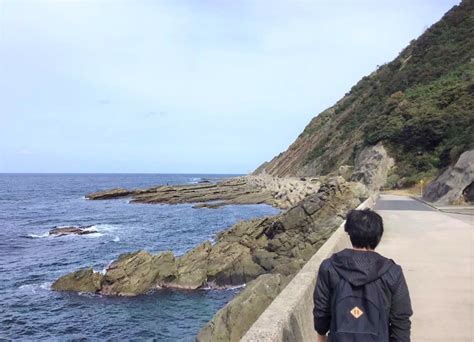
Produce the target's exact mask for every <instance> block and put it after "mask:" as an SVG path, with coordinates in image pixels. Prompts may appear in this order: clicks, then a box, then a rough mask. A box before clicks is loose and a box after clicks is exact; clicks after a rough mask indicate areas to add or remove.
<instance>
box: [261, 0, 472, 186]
mask: <svg viewBox="0 0 474 342" xmlns="http://www.w3.org/2000/svg"><path fill="white" fill-rule="evenodd" d="M472 37H474V1H472V0H466V1H463V2H462V3H461V4H460V5H458V6H455V7H453V8H452V9H451V10H450V11H449V12H447V13H446V14H445V15H444V17H443V18H442V19H441V20H440V21H439V22H437V23H436V24H434V25H433V26H432V27H430V28H429V29H428V30H427V31H426V32H425V33H423V35H421V36H420V37H419V38H418V39H416V40H414V41H412V42H411V43H410V44H409V46H408V47H407V48H405V49H404V50H403V51H402V52H401V53H400V55H399V56H398V57H397V58H396V59H395V60H393V61H392V62H390V63H388V64H385V65H383V66H381V67H379V68H378V69H377V70H376V71H375V72H373V73H372V74H371V75H369V76H366V77H364V78H362V79H361V80H360V81H359V82H358V83H357V84H356V85H355V86H354V87H352V89H351V90H350V91H349V92H348V93H347V94H346V95H345V96H344V97H343V98H342V99H341V100H340V101H338V102H337V103H336V104H335V105H334V106H333V107H331V108H329V109H327V110H325V111H323V112H322V113H320V114H319V115H318V116H316V117H315V118H314V119H312V120H311V122H310V123H309V124H308V125H307V126H306V128H305V129H304V131H303V133H301V135H300V136H299V137H298V138H297V139H296V141H295V142H294V143H293V144H292V145H291V146H290V147H289V148H288V150H287V151H285V152H283V153H281V154H280V155H278V156H276V157H275V158H273V160H271V161H270V162H266V163H264V164H262V165H261V166H260V167H259V168H258V169H257V170H256V171H255V173H256V174H261V173H268V174H271V175H275V176H280V177H281V176H318V175H324V174H329V173H333V172H335V171H336V170H337V169H338V168H339V167H340V166H341V165H344V164H347V165H354V162H355V160H356V158H357V157H358V155H359V153H360V151H362V150H363V149H364V148H365V147H367V146H371V145H375V144H377V143H382V144H383V145H384V146H385V148H386V149H387V150H388V152H389V154H390V155H391V156H392V157H393V158H394V159H395V163H396V166H395V168H394V169H393V170H392V174H391V176H390V177H389V182H391V183H392V184H391V185H394V184H396V183H398V184H400V183H404V184H405V185H409V183H413V182H416V181H417V180H419V179H421V178H433V177H434V176H436V175H437V174H438V173H439V171H440V170H441V169H444V168H446V167H448V166H449V165H450V164H453V163H454V162H456V160H457V158H458V157H459V155H460V154H461V153H462V152H464V151H466V150H468V149H469V148H471V147H472V145H473V141H474V139H473V138H472V137H473V136H474V101H473V93H474V82H473V79H474V39H472ZM400 179H401V180H402V182H400Z"/></svg>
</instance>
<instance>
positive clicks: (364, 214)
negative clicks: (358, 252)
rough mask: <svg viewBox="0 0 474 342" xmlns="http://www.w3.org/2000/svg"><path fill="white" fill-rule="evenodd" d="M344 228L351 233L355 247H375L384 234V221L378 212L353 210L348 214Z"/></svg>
mask: <svg viewBox="0 0 474 342" xmlns="http://www.w3.org/2000/svg"><path fill="white" fill-rule="evenodd" d="M344 230H345V231H346V232H347V234H349V237H350V239H351V243H352V246H353V247H354V248H367V249H375V247H377V245H378V244H379V242H380V239H381V238H382V234H383V221H382V218H381V217H380V215H379V214H377V213H376V212H374V211H372V210H370V209H365V210H352V211H351V212H349V214H348V215H347V219H346V224H345V226H344Z"/></svg>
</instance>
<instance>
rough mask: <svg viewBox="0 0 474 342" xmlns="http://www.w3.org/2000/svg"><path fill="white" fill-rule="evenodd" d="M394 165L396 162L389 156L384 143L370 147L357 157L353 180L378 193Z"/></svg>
mask: <svg viewBox="0 0 474 342" xmlns="http://www.w3.org/2000/svg"><path fill="white" fill-rule="evenodd" d="M393 165H394V160H393V159H392V158H390V157H389V156H388V154H387V151H386V150H385V148H384V146H383V145H382V143H378V144H377V145H374V146H368V147H366V148H364V149H363V150H362V151H361V152H360V153H359V155H358V156H357V158H356V161H355V165H354V172H353V173H352V176H351V180H352V181H354V182H361V183H363V184H364V185H366V186H367V187H368V188H369V189H370V190H375V191H378V190H380V188H382V187H383V186H384V185H385V183H386V182H387V175H388V171H389V170H390V169H391V168H392V166H393Z"/></svg>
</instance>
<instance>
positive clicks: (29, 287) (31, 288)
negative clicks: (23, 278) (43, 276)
mask: <svg viewBox="0 0 474 342" xmlns="http://www.w3.org/2000/svg"><path fill="white" fill-rule="evenodd" d="M51 285H53V282H51V281H46V282H44V283H38V284H25V285H21V286H20V287H18V289H19V290H21V291H25V292H31V293H33V294H36V293H37V291H38V290H43V291H50V290H51Z"/></svg>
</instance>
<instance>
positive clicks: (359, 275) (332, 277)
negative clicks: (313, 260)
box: [313, 249, 413, 342]
mask: <svg viewBox="0 0 474 342" xmlns="http://www.w3.org/2000/svg"><path fill="white" fill-rule="evenodd" d="M341 277H342V278H344V279H346V280H347V281H348V282H349V283H351V284H352V285H354V286H360V285H364V284H367V283H370V282H373V281H375V282H377V285H379V288H380V289H381V290H382V293H383V297H384V299H385V303H386V309H387V312H388V313H389V324H390V325H389V334H390V342H395V341H396V342H406V341H408V342H409V341H410V327H411V322H410V316H411V315H412V314H413V311H412V308H411V302H410V295H409V293H408V287H407V284H406V281H405V277H404V276H403V272H402V268H401V267H400V266H399V265H397V264H395V262H394V261H393V260H390V259H387V258H385V257H383V256H381V255H380V254H378V253H376V252H369V251H367V252H365V251H356V250H353V249H345V250H343V251H341V252H339V253H336V254H334V255H333V256H332V257H331V258H329V259H326V260H324V261H323V262H322V263H321V266H320V267H319V272H318V280H317V283H316V288H315V290H314V296H313V300H314V309H313V316H314V328H315V329H316V331H317V332H318V334H320V335H326V333H327V332H328V330H329V326H330V323H331V307H330V306H331V296H332V295H333V294H334V290H335V287H336V285H337V283H338V282H339V280H340V279H341Z"/></svg>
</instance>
